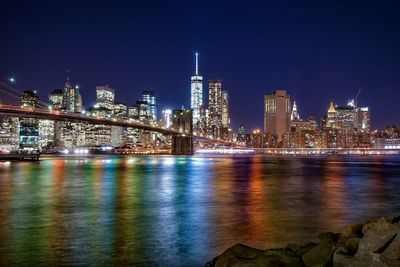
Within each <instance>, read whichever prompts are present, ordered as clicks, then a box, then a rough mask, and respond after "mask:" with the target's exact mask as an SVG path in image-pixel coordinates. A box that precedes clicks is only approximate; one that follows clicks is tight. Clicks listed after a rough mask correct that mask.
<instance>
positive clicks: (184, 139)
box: [172, 109, 194, 155]
mask: <svg viewBox="0 0 400 267" xmlns="http://www.w3.org/2000/svg"><path fill="white" fill-rule="evenodd" d="M172 128H173V129H175V130H177V131H179V132H181V133H182V134H178V135H174V136H172V154H173V155H193V153H194V150H193V113H192V110H191V109H188V110H184V109H177V110H174V111H173V114H172Z"/></svg>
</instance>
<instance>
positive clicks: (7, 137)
mask: <svg viewBox="0 0 400 267" xmlns="http://www.w3.org/2000/svg"><path fill="white" fill-rule="evenodd" d="M18 148H19V119H18V118H10V117H3V118H1V119H0V149H1V150H8V151H10V150H17V149H18Z"/></svg>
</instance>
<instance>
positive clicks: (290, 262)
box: [206, 244, 304, 267]
mask: <svg viewBox="0 0 400 267" xmlns="http://www.w3.org/2000/svg"><path fill="white" fill-rule="evenodd" d="M206 266H207V267H211V266H216V267H225V266H230V267H231V266H260V267H261V266H265V267H269V266H271V267H275V266H277V267H303V266H304V265H303V262H302V260H301V258H300V257H298V256H297V255H296V254H294V253H293V252H291V251H290V250H288V249H286V248H281V249H267V250H259V249H255V248H251V247H248V246H245V245H242V244H237V245H234V246H233V247H231V248H229V249H227V250H226V251H225V252H223V253H222V254H221V255H220V256H218V257H217V258H216V259H213V260H212V261H210V262H208V263H207V264H206Z"/></svg>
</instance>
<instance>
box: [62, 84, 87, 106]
mask: <svg viewBox="0 0 400 267" xmlns="http://www.w3.org/2000/svg"><path fill="white" fill-rule="evenodd" d="M63 107H64V110H65V111H69V112H76V113H79V112H81V111H82V97H81V94H80V93H79V87H78V86H75V88H74V87H72V85H71V81H70V80H69V77H67V80H66V81H65V85H64V97H63Z"/></svg>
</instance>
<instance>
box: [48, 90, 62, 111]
mask: <svg viewBox="0 0 400 267" xmlns="http://www.w3.org/2000/svg"><path fill="white" fill-rule="evenodd" d="M63 97H64V94H63V92H62V90H61V89H55V90H53V92H51V93H50V94H49V104H50V106H49V108H50V109H52V110H62V108H63Z"/></svg>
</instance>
